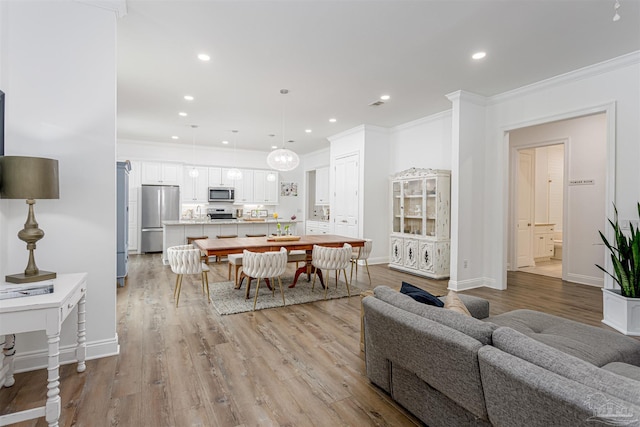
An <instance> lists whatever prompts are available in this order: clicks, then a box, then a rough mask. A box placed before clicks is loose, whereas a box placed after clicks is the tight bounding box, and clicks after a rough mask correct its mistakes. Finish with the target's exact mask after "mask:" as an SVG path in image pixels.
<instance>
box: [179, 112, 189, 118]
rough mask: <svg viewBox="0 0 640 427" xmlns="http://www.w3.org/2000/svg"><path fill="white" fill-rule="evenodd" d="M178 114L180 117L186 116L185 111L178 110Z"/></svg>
mask: <svg viewBox="0 0 640 427" xmlns="http://www.w3.org/2000/svg"><path fill="white" fill-rule="evenodd" d="M178 115H179V116H180V117H187V113H185V112H184V111H180V112H179V113H178Z"/></svg>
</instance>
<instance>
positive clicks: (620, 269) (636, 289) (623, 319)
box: [596, 203, 640, 336]
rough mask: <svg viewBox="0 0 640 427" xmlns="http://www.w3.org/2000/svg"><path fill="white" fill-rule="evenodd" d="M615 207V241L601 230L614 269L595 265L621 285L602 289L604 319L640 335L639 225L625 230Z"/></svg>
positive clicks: (629, 333)
mask: <svg viewBox="0 0 640 427" xmlns="http://www.w3.org/2000/svg"><path fill="white" fill-rule="evenodd" d="M613 209H614V212H615V216H614V219H613V221H612V220H611V219H609V224H611V227H613V237H614V239H615V241H613V242H612V243H613V244H612V243H610V242H609V241H608V239H607V238H606V237H605V236H604V234H602V232H599V233H600V237H601V238H602V241H603V242H604V245H605V246H606V247H607V249H608V250H609V255H610V257H611V264H612V266H613V273H610V272H608V271H607V270H606V269H605V268H604V267H602V266H600V265H596V267H598V268H599V269H600V270H602V271H604V272H605V273H606V274H608V275H609V276H610V277H611V278H612V279H613V281H614V283H615V284H617V285H618V287H619V288H620V289H607V288H603V289H602V292H603V315H604V319H603V320H602V322H603V323H604V324H606V325H609V326H611V327H612V328H614V329H617V330H618V331H620V332H622V333H624V334H626V335H638V336H640V227H634V226H633V224H629V229H630V230H629V233H628V234H625V233H624V232H623V231H622V229H621V227H620V224H619V223H618V209H617V208H616V206H615V205H614V206H613ZM638 217H639V218H640V203H638Z"/></svg>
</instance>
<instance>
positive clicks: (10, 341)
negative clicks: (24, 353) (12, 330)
mask: <svg viewBox="0 0 640 427" xmlns="http://www.w3.org/2000/svg"><path fill="white" fill-rule="evenodd" d="M15 346H16V336H15V335H14V334H7V335H5V336H4V348H3V349H2V352H3V353H4V360H3V361H2V367H3V368H4V367H5V366H6V367H7V371H6V372H5V376H4V382H3V384H0V387H1V386H3V385H4V386H5V387H11V386H12V385H14V384H15V382H16V380H15V378H13V356H15V354H16V348H15Z"/></svg>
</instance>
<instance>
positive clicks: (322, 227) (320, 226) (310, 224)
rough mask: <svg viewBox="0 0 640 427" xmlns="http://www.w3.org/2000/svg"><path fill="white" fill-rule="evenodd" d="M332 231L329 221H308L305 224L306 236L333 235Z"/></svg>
mask: <svg viewBox="0 0 640 427" xmlns="http://www.w3.org/2000/svg"><path fill="white" fill-rule="evenodd" d="M330 229H331V224H329V222H328V221H307V222H306V224H305V234H332V233H331V232H330Z"/></svg>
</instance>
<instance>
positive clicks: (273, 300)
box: [209, 274, 365, 315]
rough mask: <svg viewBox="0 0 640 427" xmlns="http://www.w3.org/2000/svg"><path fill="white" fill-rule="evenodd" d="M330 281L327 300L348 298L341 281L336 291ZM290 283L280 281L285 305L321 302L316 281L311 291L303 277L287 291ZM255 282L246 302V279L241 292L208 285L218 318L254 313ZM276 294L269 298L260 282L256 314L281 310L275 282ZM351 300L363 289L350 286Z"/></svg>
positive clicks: (284, 279) (228, 286)
mask: <svg viewBox="0 0 640 427" xmlns="http://www.w3.org/2000/svg"><path fill="white" fill-rule="evenodd" d="M331 276H332V280H331V281H330V284H329V289H328V291H327V299H328V300H329V299H336V298H344V297H346V296H348V295H347V287H346V285H345V284H344V281H343V280H340V281H338V289H336V279H335V276H334V275H333V274H332V275H331ZM292 282H293V277H286V276H284V277H282V289H284V299H285V302H286V305H287V306H289V305H294V304H305V303H309V302H314V301H323V300H324V289H323V288H322V285H320V282H319V281H318V280H317V279H316V286H315V289H314V290H313V292H312V291H311V282H307V280H306V278H304V276H300V279H299V280H298V283H297V284H296V286H295V287H294V288H289V285H290V284H291V283H292ZM256 283H257V280H255V279H254V280H253V281H252V282H251V294H250V295H249V299H245V298H244V295H245V292H246V286H247V279H245V280H244V282H243V283H242V287H241V288H240V289H234V287H233V282H232V281H231V282H218V283H210V284H209V293H210V295H211V303H212V304H213V306H214V307H215V309H216V311H217V312H218V313H219V314H220V315H225V314H235V313H244V312H246V311H251V310H253V297H254V295H255V290H256ZM275 285H276V293H275V295H272V294H271V290H269V288H268V287H267V286H266V284H265V283H264V280H261V281H260V293H259V294H258V303H257V304H256V311H257V310H264V309H266V308H274V307H282V295H281V294H280V287H279V286H278V281H277V280H276V281H275ZM349 288H350V290H351V296H352V297H353V296H359V295H360V293H361V292H363V291H364V290H365V289H364V288H361V287H359V286H355V285H352V284H350V285H349Z"/></svg>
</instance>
